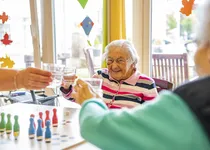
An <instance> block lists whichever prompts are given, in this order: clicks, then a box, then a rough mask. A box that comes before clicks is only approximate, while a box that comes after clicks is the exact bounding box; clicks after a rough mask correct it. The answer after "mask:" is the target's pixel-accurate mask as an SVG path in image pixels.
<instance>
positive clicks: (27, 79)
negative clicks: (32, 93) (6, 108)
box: [16, 67, 52, 90]
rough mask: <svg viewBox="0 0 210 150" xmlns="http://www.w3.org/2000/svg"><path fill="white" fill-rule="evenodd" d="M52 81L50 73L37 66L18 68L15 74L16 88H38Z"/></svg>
mask: <svg viewBox="0 0 210 150" xmlns="http://www.w3.org/2000/svg"><path fill="white" fill-rule="evenodd" d="M50 82H52V74H51V73H50V72H48V71H44V70H41V69H38V68H31V67H29V68H27V69H23V70H20V71H19V72H18V73H17V76H16V84H17V88H18V89H20V88H25V89H30V90H38V89H42V88H45V87H47V86H48V85H49V84H50Z"/></svg>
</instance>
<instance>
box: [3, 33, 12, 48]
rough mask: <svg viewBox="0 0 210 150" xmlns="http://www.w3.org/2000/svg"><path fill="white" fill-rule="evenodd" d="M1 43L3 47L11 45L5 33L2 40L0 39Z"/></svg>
mask: <svg viewBox="0 0 210 150" xmlns="http://www.w3.org/2000/svg"><path fill="white" fill-rule="evenodd" d="M1 42H2V43H3V44H4V45H10V44H11V43H12V40H10V39H9V35H8V34H7V33H5V34H4V38H3V39H1Z"/></svg>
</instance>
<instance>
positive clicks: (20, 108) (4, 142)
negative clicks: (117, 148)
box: [0, 103, 98, 150]
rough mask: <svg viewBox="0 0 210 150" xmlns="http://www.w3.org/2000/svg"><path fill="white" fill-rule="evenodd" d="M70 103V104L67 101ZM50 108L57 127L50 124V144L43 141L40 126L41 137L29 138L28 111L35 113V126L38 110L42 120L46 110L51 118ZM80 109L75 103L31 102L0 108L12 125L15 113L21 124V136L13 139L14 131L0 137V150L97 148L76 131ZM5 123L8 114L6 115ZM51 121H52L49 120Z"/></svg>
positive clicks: (95, 149) (81, 149) (83, 149)
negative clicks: (56, 104)
mask: <svg viewBox="0 0 210 150" xmlns="http://www.w3.org/2000/svg"><path fill="white" fill-rule="evenodd" d="M69 104H71V103H69ZM53 108H56V109H57V116H58V127H52V126H51V132H52V139H51V143H46V142H45V140H44V134H45V128H44V129H43V140H42V141H37V139H36V137H35V138H34V139H29V136H28V129H29V123H30V122H29V118H30V114H34V115H35V122H36V126H37V119H38V118H39V115H38V114H39V112H43V119H45V111H46V110H49V111H50V118H51V119H52V116H53V111H52V110H53ZM79 110H80V109H79V108H76V107H75V106H73V107H71V105H68V108H67V107H54V106H43V105H34V104H23V103H15V104H11V105H7V106H3V107H0V112H4V113H5V115H7V114H11V116H12V117H11V121H12V124H14V115H18V117H19V124H20V135H19V137H18V139H17V140H15V139H14V136H13V134H11V135H10V136H9V138H8V137H7V135H6V133H5V134H4V135H3V136H1V137H0V149H4V150H12V149H15V150H16V149H20V150H27V149H34V150H37V149H41V150H42V149H43V150H54V149H55V150H57V149H75V150H79V149H80V150H87V149H91V150H98V148H96V147H95V146H93V145H92V144H90V143H88V142H86V141H85V140H84V139H83V138H82V137H81V136H80V132H79V121H78V114H79ZM5 121H6V122H7V117H6V116H5ZM51 122H52V120H51ZM36 128H37V127H36Z"/></svg>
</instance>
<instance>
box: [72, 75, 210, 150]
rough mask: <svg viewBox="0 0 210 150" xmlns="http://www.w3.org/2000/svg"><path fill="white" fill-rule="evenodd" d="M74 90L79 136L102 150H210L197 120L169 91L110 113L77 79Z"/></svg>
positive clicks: (183, 103)
mask: <svg viewBox="0 0 210 150" xmlns="http://www.w3.org/2000/svg"><path fill="white" fill-rule="evenodd" d="M209 81H210V78H209ZM209 86H210V84H209ZM75 90H76V92H75V93H73V96H74V98H75V99H76V102H78V103H80V104H81V103H83V104H82V108H81V111H80V116H79V120H80V128H81V135H82V137H83V138H84V139H86V140H87V141H88V142H90V143H92V144H94V145H96V146H97V147H99V148H101V149H105V150H106V149H107V150H118V149H119V150H138V149H141V150H208V149H210V144H209V140H208V136H207V134H206V133H205V131H204V130H203V128H202V126H201V125H200V122H199V120H198V119H197V118H196V116H195V114H194V113H193V112H192V111H191V110H190V108H189V107H188V105H187V104H186V103H185V102H184V100H183V99H182V98H180V97H179V96H178V95H176V94H174V93H172V92H169V91H168V92H163V93H161V94H160V95H159V96H158V97H157V98H156V100H154V102H151V103H148V104H145V105H141V106H139V107H136V108H133V109H122V110H109V109H108V108H107V106H106V104H105V103H104V102H103V101H102V100H101V99H98V98H97V94H95V93H94V92H93V90H92V89H91V87H90V86H89V85H88V84H87V83H85V82H84V81H82V80H80V79H79V80H78V81H77V85H76V86H75ZM209 97H210V96H209ZM83 101H84V102H83Z"/></svg>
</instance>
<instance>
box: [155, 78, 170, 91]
mask: <svg viewBox="0 0 210 150" xmlns="http://www.w3.org/2000/svg"><path fill="white" fill-rule="evenodd" d="M153 80H154V81H155V84H156V88H157V91H158V92H160V91H162V90H172V89H173V83H171V82H169V81H167V80H163V79H158V78H153Z"/></svg>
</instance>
